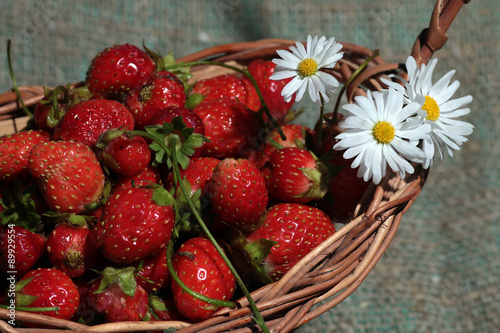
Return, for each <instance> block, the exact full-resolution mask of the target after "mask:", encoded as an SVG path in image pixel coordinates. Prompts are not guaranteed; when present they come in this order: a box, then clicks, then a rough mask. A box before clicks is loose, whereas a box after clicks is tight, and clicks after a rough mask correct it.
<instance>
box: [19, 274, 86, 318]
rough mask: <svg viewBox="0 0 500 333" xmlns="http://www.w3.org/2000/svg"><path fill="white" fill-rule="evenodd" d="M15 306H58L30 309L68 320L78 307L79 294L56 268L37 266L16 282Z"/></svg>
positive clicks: (71, 282)
mask: <svg viewBox="0 0 500 333" xmlns="http://www.w3.org/2000/svg"><path fill="white" fill-rule="evenodd" d="M15 299H16V306H18V307H29V308H46V307H58V308H59V309H58V310H56V309H55V310H51V311H32V312H34V313H38V314H43V315H46V316H50V317H55V318H59V319H65V320H70V319H71V318H72V317H73V315H74V314H75V313H76V311H77V309H78V305H79V304H80V296H79V294H78V289H77V287H76V285H75V283H74V282H73V281H72V280H71V278H70V277H69V276H67V275H66V274H64V273H63V272H61V271H60V270H58V269H51V268H38V269H36V270H31V271H29V272H28V273H26V274H25V275H24V276H23V277H22V278H21V279H20V280H19V281H18V282H17V283H16V295H15Z"/></svg>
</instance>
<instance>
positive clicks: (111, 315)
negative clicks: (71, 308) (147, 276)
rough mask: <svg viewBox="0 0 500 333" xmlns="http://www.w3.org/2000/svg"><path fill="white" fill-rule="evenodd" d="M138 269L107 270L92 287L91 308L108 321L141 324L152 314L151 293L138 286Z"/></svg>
mask: <svg viewBox="0 0 500 333" xmlns="http://www.w3.org/2000/svg"><path fill="white" fill-rule="evenodd" d="M134 270H135V268H134V267H127V268H122V269H115V268H113V267H106V268H105V269H104V270H103V272H102V275H101V277H99V278H98V279H96V280H94V281H93V282H92V283H91V285H90V288H89V291H88V293H89V296H88V297H89V302H90V304H91V306H92V307H93V308H94V309H95V310H96V311H97V312H98V313H100V314H102V315H103V316H104V317H105V320H106V321H107V322H119V321H139V320H142V319H143V318H144V316H145V315H146V313H147V311H148V294H147V292H146V291H145V290H144V289H143V288H142V287H141V286H140V285H139V284H137V282H136V280H135V276H134Z"/></svg>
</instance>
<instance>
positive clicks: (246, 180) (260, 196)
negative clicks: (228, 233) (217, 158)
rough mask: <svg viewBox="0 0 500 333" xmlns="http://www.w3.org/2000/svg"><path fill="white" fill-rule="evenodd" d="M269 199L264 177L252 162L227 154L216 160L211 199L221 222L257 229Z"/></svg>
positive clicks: (247, 228) (211, 181)
mask: <svg viewBox="0 0 500 333" xmlns="http://www.w3.org/2000/svg"><path fill="white" fill-rule="evenodd" d="M267 200H268V197H267V190H266V183H265V181H264V177H263V175H262V173H261V172H260V170H259V169H258V168H257V167H256V166H255V165H254V164H253V163H252V162H250V161H248V160H245V159H238V160H235V159H233V158H226V159H224V160H222V161H221V162H220V163H218V164H217V166H216V167H215V169H214V172H213V175H212V179H211V180H210V201H211V202H212V205H213V207H214V211H215V213H216V214H217V215H218V217H219V218H220V220H221V221H222V222H224V223H226V224H229V225H232V226H235V227H237V228H239V229H242V230H247V231H248V230H254V229H256V228H258V227H259V226H260V224H261V220H260V217H261V215H262V214H263V213H264V212H265V211H266V205H267Z"/></svg>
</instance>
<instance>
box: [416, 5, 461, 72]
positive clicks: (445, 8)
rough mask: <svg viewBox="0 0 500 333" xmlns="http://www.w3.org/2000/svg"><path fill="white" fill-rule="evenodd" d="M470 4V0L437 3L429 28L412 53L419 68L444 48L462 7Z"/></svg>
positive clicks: (418, 39) (418, 40)
mask: <svg viewBox="0 0 500 333" xmlns="http://www.w3.org/2000/svg"><path fill="white" fill-rule="evenodd" d="M469 2H470V0H438V1H437V2H436V5H435V6H434V11H433V13H432V16H431V22H430V24H429V27H428V28H426V29H424V30H422V32H421V33H420V35H419V36H418V37H417V40H416V41H415V44H414V45H413V50H412V52H411V55H412V56H413V57H414V58H415V60H416V61H417V65H418V66H420V65H421V64H423V63H427V62H428V61H429V59H430V58H431V56H432V55H433V54H434V52H435V51H437V50H439V49H440V48H442V47H443V45H444V44H445V43H446V41H447V40H448V35H447V34H446V31H447V30H448V28H449V27H450V26H451V23H452V22H453V20H454V19H455V17H456V16H457V14H458V12H459V11H460V9H461V8H462V6H463V5H464V4H466V3H469Z"/></svg>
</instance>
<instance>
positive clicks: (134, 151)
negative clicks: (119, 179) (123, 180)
mask: <svg viewBox="0 0 500 333" xmlns="http://www.w3.org/2000/svg"><path fill="white" fill-rule="evenodd" d="M124 132H125V131H124V130H118V129H111V130H109V131H108V132H106V133H104V134H103V135H102V136H101V137H100V139H99V141H98V142H97V145H96V147H97V149H98V153H97V155H98V157H99V159H100V160H101V161H103V162H104V163H105V164H106V166H107V167H108V168H110V169H111V170H113V171H114V172H117V173H119V174H121V175H125V176H133V175H135V174H137V173H138V172H139V171H141V170H144V168H146V166H148V165H149V162H150V161H151V150H150V149H149V145H148V143H147V142H146V140H145V139H144V138H143V137H142V136H139V135H135V136H127V135H126V134H124Z"/></svg>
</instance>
